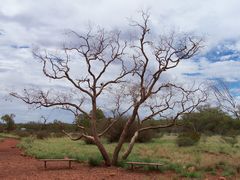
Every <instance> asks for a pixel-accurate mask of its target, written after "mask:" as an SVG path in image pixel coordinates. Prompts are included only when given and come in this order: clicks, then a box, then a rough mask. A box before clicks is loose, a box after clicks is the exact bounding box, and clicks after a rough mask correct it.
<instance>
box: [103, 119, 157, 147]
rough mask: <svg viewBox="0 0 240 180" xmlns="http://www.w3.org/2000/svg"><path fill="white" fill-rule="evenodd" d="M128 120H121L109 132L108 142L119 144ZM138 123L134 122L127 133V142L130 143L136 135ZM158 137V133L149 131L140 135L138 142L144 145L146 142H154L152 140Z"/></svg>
mask: <svg viewBox="0 0 240 180" xmlns="http://www.w3.org/2000/svg"><path fill="white" fill-rule="evenodd" d="M126 121H127V119H126V118H123V119H120V120H119V121H118V122H117V123H116V124H115V125H114V126H113V127H112V128H111V129H110V130H109V132H108V134H107V136H106V138H107V140H108V142H110V143H111V142H117V141H118V140H119V137H120V136H121V133H122V131H123V128H124V126H125V124H126ZM137 126H138V125H137V122H134V123H133V124H132V125H131V127H130V129H129V131H128V132H127V137H126V141H130V140H131V138H132V136H133V135H134V133H135V132H136V130H137ZM156 136H157V131H154V130H147V131H143V132H141V133H140V134H139V136H138V138H137V140H136V141H137V142H140V143H144V142H149V141H151V140H152V138H154V137H156Z"/></svg>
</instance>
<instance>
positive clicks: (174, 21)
mask: <svg viewBox="0 0 240 180" xmlns="http://www.w3.org/2000/svg"><path fill="white" fill-rule="evenodd" d="M1 1H2V2H1ZM0 2H1V6H0V82H1V83H0V115H3V114H6V113H14V114H16V121H17V122H24V121H38V120H40V116H41V115H44V116H45V117H47V118H49V119H55V118H58V119H61V120H65V121H68V122H71V121H72V119H71V118H72V117H71V116H69V115H67V114H65V113H63V112H61V113H60V112H58V111H56V110H46V109H41V110H32V109H29V108H28V106H27V105H26V104H24V103H22V102H20V101H18V100H15V99H12V98H9V97H8V93H9V92H11V91H19V90H21V89H23V88H25V87H28V86H35V87H36V86H40V87H48V86H49V84H50V85H51V87H56V88H57V87H58V86H60V85H61V84H57V83H55V82H53V81H51V80H49V79H47V78H45V77H44V76H43V75H42V72H41V67H40V64H39V63H38V62H37V61H36V59H34V58H33V57H32V48H33V47H36V46H39V47H41V48H49V47H51V48H53V47H56V48H57V47H58V46H59V45H61V43H62V42H63V41H64V32H66V30H69V29H72V30H76V31H84V30H86V28H87V27H88V26H89V24H91V25H99V26H101V27H104V28H106V29H109V30H110V29H120V30H121V31H122V32H128V28H129V18H132V19H137V18H138V17H139V10H149V12H150V14H151V24H152V28H153V29H152V31H154V32H156V33H158V34H161V32H167V31H170V30H175V31H180V32H186V33H194V34H197V35H198V36H201V37H203V38H204V41H205V42H204V49H203V50H202V52H201V53H200V55H198V57H197V58H195V59H193V60H191V61H185V62H184V63H182V64H180V66H179V67H178V68H177V70H176V71H175V72H174V73H173V74H172V75H173V76H175V77H180V78H182V79H196V80H197V81H207V80H214V79H221V80H223V81H225V82H226V83H227V85H228V86H229V87H230V88H231V92H232V93H233V94H234V95H235V97H236V99H240V23H239V19H240V11H239V7H240V1H239V0H221V1H219V0H182V1H179V0H167V1H166V0H89V1H86V0H41V1H35V0H21V1H20V0H7V1H6V0H5V1H4V0H0Z"/></svg>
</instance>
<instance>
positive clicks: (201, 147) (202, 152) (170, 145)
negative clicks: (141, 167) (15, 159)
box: [19, 135, 240, 177]
mask: <svg viewBox="0 0 240 180" xmlns="http://www.w3.org/2000/svg"><path fill="white" fill-rule="evenodd" d="M176 139H177V136H175V135H164V136H162V137H157V138H154V139H152V141H150V142H148V143H137V144H136V146H135V147H134V149H133V152H132V153H131V155H130V156H129V158H128V161H140V162H162V163H164V166H162V167H160V168H159V169H158V171H160V172H164V171H168V170H170V171H173V172H175V173H177V174H179V175H181V176H187V177H201V176H203V175H204V174H212V175H215V174H219V173H220V174H221V175H223V176H235V175H236V174H238V173H239V172H240V165H239V161H240V137H237V143H236V144H234V146H232V145H231V144H229V143H228V142H226V141H225V140H224V139H223V137H221V136H219V135H218V136H205V135H203V136H202V137H201V139H200V141H199V142H198V143H197V144H196V145H194V146H189V147H178V145H177V144H176ZM103 141H104V142H103V143H104V145H105V146H106V148H107V150H108V151H109V152H110V153H112V152H113V150H114V146H115V144H114V143H108V142H107V141H106V140H103ZM19 147H20V148H22V149H24V151H25V153H26V155H30V156H33V157H36V158H64V157H69V158H75V159H77V160H78V161H79V162H88V163H89V164H90V165H92V166H97V165H102V163H103V160H102V157H101V154H100V153H99V152H98V150H97V147H96V146H94V145H89V144H86V143H85V142H84V141H71V140H70V139H68V138H65V137H62V138H47V139H44V140H41V139H36V138H34V137H27V138H23V139H22V141H21V143H20V144H19ZM124 148H126V147H124ZM124 148H123V150H124ZM119 166H122V167H124V168H126V167H127V166H126V164H125V163H124V161H120V162H119ZM153 169H154V168H151V170H153ZM191 169H192V170H191Z"/></svg>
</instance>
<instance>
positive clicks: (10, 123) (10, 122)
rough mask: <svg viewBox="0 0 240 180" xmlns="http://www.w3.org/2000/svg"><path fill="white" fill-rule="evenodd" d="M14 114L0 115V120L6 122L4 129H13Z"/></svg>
mask: <svg viewBox="0 0 240 180" xmlns="http://www.w3.org/2000/svg"><path fill="white" fill-rule="evenodd" d="M14 117H15V115H14V114H10V115H9V114H5V115H4V116H2V117H1V120H2V121H3V122H4V123H6V130H7V131H8V132H9V131H12V130H14V129H15V122H14Z"/></svg>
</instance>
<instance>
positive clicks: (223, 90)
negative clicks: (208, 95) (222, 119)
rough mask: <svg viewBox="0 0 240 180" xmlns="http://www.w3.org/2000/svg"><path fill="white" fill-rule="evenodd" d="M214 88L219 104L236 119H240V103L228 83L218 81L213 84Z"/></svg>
mask: <svg viewBox="0 0 240 180" xmlns="http://www.w3.org/2000/svg"><path fill="white" fill-rule="evenodd" d="M212 88H213V92H214V95H215V96H216V98H217V100H218V104H219V106H220V107H221V108H222V109H223V110H225V111H227V112H228V113H230V114H231V115H233V116H234V117H235V118H236V119H238V120H240V104H238V102H237V101H236V99H235V98H234V96H233V95H232V93H231V92H230V89H229V88H228V87H227V85H226V83H224V82H223V81H218V83H217V84H216V85H213V86H212Z"/></svg>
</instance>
